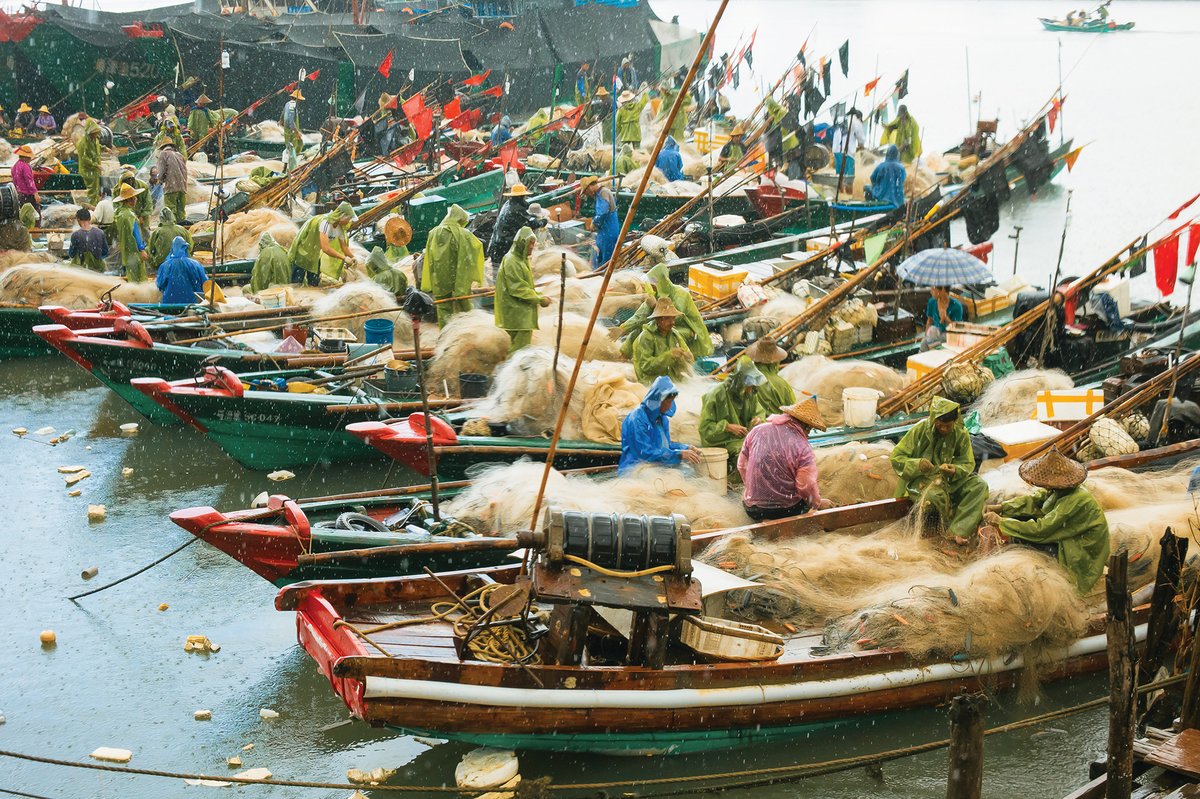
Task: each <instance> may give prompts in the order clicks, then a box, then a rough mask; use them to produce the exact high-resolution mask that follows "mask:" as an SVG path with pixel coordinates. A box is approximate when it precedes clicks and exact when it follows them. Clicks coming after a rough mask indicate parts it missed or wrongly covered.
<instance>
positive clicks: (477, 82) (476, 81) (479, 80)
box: [462, 69, 492, 86]
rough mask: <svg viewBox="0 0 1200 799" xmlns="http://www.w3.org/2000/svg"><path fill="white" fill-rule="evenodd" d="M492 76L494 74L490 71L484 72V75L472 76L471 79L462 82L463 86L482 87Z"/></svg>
mask: <svg viewBox="0 0 1200 799" xmlns="http://www.w3.org/2000/svg"><path fill="white" fill-rule="evenodd" d="M491 74H492V71H491V70H490V69H489V70H488V71H487V72H484V73H482V74H479V75H472V76H471V77H469V78H467V79H466V80H464V81H463V82H462V85H463V86H482V85H483V82H484V81H485V80H487V76H488V75H491Z"/></svg>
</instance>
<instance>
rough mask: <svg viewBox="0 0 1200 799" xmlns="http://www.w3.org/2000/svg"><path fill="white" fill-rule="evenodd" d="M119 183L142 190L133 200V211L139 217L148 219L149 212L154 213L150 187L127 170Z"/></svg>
mask: <svg viewBox="0 0 1200 799" xmlns="http://www.w3.org/2000/svg"><path fill="white" fill-rule="evenodd" d="M121 183H128V184H129V185H130V186H133V187H134V188H135V189H141V190H142V193H141V194H139V195H138V196H137V197H136V198H135V199H134V201H133V213H134V215H136V216H137V217H138V218H139V219H143V220H144V219H149V218H150V214H152V213H154V198H153V197H151V196H150V187H149V186H147V185H146V182H145V181H143V180H139V179H138V178H137V176H135V175H134V174H133V173H131V172H127V173H126V174H124V175H123V176H122V177H121Z"/></svg>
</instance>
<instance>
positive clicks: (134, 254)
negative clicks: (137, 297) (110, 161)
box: [113, 183, 150, 283]
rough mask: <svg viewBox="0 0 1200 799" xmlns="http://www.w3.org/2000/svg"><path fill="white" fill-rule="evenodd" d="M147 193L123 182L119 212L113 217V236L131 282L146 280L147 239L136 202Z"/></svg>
mask: <svg viewBox="0 0 1200 799" xmlns="http://www.w3.org/2000/svg"><path fill="white" fill-rule="evenodd" d="M145 193H146V190H145V189H138V188H134V187H133V186H131V185H130V184H128V183H123V184H121V192H120V194H118V195H117V197H116V206H117V213H116V216H115V218H114V219H113V233H114V236H113V238H114V239H115V240H116V244H117V249H119V250H120V252H121V268H122V269H124V270H125V279H126V280H127V281H129V282H130V283H142V282H144V281H145V280H146V261H147V260H148V259H149V257H150V256H149V254H147V252H146V240H145V239H144V238H143V237H142V231H141V225H139V224H138V219H137V215H136V214H135V213H134V204H135V203H136V202H137V201H138V198H139V197H141V196H142V195H143V194H145Z"/></svg>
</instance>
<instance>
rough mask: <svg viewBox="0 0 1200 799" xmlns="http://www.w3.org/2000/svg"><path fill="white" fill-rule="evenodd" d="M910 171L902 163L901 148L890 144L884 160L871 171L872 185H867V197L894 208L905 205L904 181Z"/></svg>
mask: <svg viewBox="0 0 1200 799" xmlns="http://www.w3.org/2000/svg"><path fill="white" fill-rule="evenodd" d="M907 177H908V173H907V172H905V170H904V164H902V163H900V148H899V147H897V146H896V145H894V144H889V145H888V148H887V152H886V154H885V155H884V157H883V160H882V161H880V162H879V163H878V164H876V165H875V169H874V170H873V171H872V172H871V185H870V186H868V187H867V191H866V194H867V199H868V200H875V201H876V202H881V203H887V204H888V205H890V206H892V207H893V208H900V207H901V206H903V205H904V181H905V180H906V179H907Z"/></svg>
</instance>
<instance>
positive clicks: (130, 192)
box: [117, 183, 145, 203]
mask: <svg viewBox="0 0 1200 799" xmlns="http://www.w3.org/2000/svg"><path fill="white" fill-rule="evenodd" d="M144 191H145V189H135V188H134V187H133V186H131V185H129V184H128V183H122V184H121V191H120V193H118V194H117V202H119V203H123V202H125V201H126V200H132V199H133V198H134V197H136V196H138V195H139V194H141V193H142V192H144Z"/></svg>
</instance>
